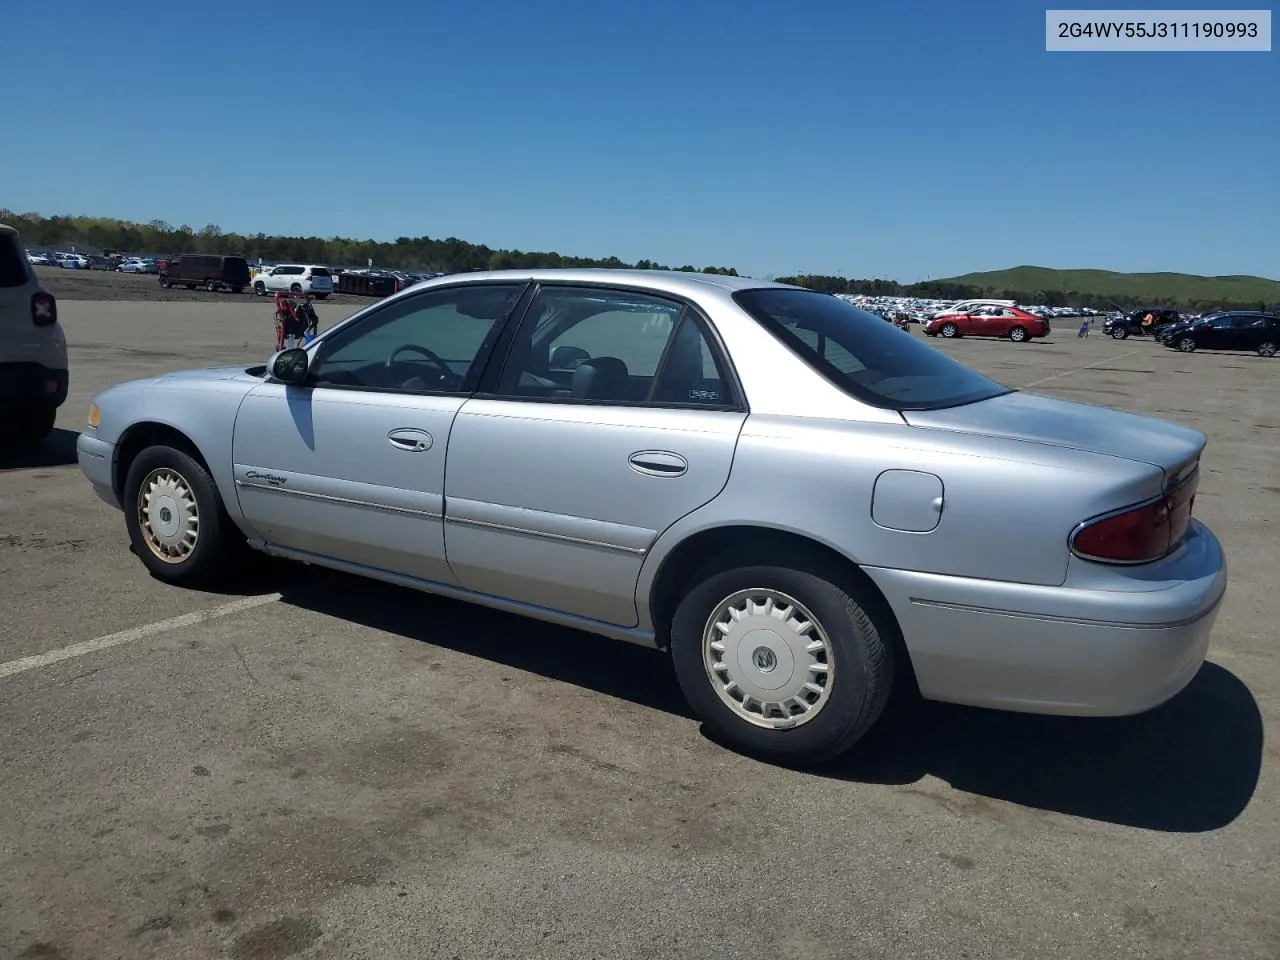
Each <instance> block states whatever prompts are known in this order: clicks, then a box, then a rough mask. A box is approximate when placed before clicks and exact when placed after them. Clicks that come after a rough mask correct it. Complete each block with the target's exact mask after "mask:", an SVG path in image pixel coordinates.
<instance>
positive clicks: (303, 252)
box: [0, 208, 1274, 310]
mask: <svg viewBox="0 0 1280 960" xmlns="http://www.w3.org/2000/svg"><path fill="white" fill-rule="evenodd" d="M0 221H4V222H7V223H11V224H12V225H14V226H16V227H17V228H18V229H19V230H20V231H21V233H22V238H23V240H24V242H25V243H27V244H28V245H29V246H33V247H48V248H62V249H65V248H68V247H71V246H74V247H76V249H77V250H79V251H81V252H94V251H97V252H101V251H103V250H114V251H119V252H121V253H125V254H133V255H156V256H173V255H176V254H180V253H215V254H223V255H234V256H242V257H247V258H248V259H249V260H257V259H259V258H261V259H262V260H264V261H267V262H279V261H295V262H302V263H324V264H330V265H332V266H335V267H353V266H364V265H365V264H367V263H368V262H369V261H372V262H373V264H374V266H375V267H383V268H388V269H401V270H419V271H426V272H431V273H464V272H468V271H472V270H503V269H517V270H527V269H534V268H539V267H606V268H609V267H612V268H615V269H617V268H627V267H630V268H635V269H640V270H671V269H674V270H679V271H684V272H686V273H696V272H702V273H714V274H722V275H725V276H731V277H736V276H738V275H739V274H738V271H737V270H735V269H734V268H733V267H717V266H707V267H702V268H701V269H700V270H699V268H697V267H695V266H693V265H692V264H684V265H682V266H679V267H668V266H667V265H665V264H662V263H659V262H657V261H654V260H648V259H645V260H640V261H638V262H636V263H626V262H624V261H622V260H620V259H619V258H618V257H602V258H593V257H572V256H567V255H565V254H560V253H554V252H545V251H525V250H502V249H496V248H493V247H489V246H486V245H484V244H476V243H468V242H467V241H466V240H459V239H458V238H457V237H447V238H445V239H443V240H441V239H437V238H433V237H425V236H424V237H397V238H396V239H395V240H394V241H392V242H390V243H385V242H379V241H376V240H354V239H350V238H346V237H328V238H324V237H285V236H269V235H267V234H265V233H254V234H240V233H229V232H226V231H224V230H222V228H221V227H219V226H218V225H217V224H213V223H210V224H207V225H205V226H204V227H201V228H200V229H199V230H195V229H193V228H192V227H191V226H190V225H188V224H182V225H181V226H177V227H175V226H173V225H171V224H169V223H166V222H165V221H164V220H151V221H148V222H147V223H133V222H131V221H127V220H117V219H114V218H111V217H72V216H52V217H46V216H42V215H41V214H38V213H16V212H14V211H12V210H5V209H2V208H0ZM778 279H779V280H780V281H781V282H783V283H792V284H795V285H797V286H802V287H809V288H811V289H813V290H820V291H822V292H824V293H846V294H865V295H870V296H884V297H920V298H924V299H934V300H965V299H968V298H971V297H1000V298H1001V299H1007V300H1016V301H1017V302H1018V303H1025V304H1033V305H1037V306H1048V307H1068V306H1070V307H1093V308H1095V309H1099V310H1111V309H1115V308H1121V309H1136V308H1138V307H1147V306H1164V307H1175V308H1178V309H1193V310H1199V309H1206V308H1216V309H1227V310H1230V309H1238V310H1253V309H1257V308H1259V307H1260V306H1265V305H1263V304H1259V303H1257V302H1251V303H1220V302H1217V303H1206V302H1200V301H1187V300H1179V299H1178V298H1175V297H1164V298H1160V297H1155V298H1140V297H1134V296H1114V295H1103V294H1095V293H1090V292H1089V291H1085V290H1080V291H1077V290H1071V291H1062V290H996V289H991V288H986V289H983V288H980V287H976V286H971V285H968V284H959V283H949V282H947V281H945V280H926V281H922V282H920V283H910V284H903V283H898V282H897V281H896V280H853V279H846V278H844V277H831V276H825V275H821V274H801V275H798V276H793V277H779V278H778ZM1273 306H1274V305H1273Z"/></svg>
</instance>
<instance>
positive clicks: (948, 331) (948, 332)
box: [938, 323, 960, 337]
mask: <svg viewBox="0 0 1280 960" xmlns="http://www.w3.org/2000/svg"><path fill="white" fill-rule="evenodd" d="M938 332H939V333H940V334H942V335H943V336H944V337H954V336H955V335H956V334H958V333H959V332H960V328H959V327H957V326H956V325H955V324H954V323H944V324H943V325H942V329H941V330H939V331H938Z"/></svg>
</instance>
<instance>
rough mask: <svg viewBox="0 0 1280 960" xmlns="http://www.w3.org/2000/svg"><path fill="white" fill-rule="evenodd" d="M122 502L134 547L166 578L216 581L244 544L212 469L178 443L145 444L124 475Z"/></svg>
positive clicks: (175, 581) (181, 581)
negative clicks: (182, 448)
mask: <svg viewBox="0 0 1280 960" xmlns="http://www.w3.org/2000/svg"><path fill="white" fill-rule="evenodd" d="M124 507H125V526H126V528H127V529H128V531H129V540H130V542H131V543H132V545H133V550H134V552H135V553H136V554H137V555H138V558H139V559H140V560H141V561H142V562H143V564H144V565H145V566H146V568H147V569H148V570H149V571H150V572H151V574H152V575H153V576H155V577H156V578H158V579H160V580H163V581H165V582H166V583H172V584H177V585H180V586H185V587H198V586H202V585H204V584H209V583H213V582H216V581H217V580H218V579H220V578H221V577H222V576H224V575H225V574H227V573H228V572H229V570H230V566H231V565H230V564H228V563H227V562H226V561H228V560H231V559H232V558H233V555H234V553H235V551H236V550H237V549H238V548H239V547H240V546H242V543H241V541H242V539H243V538H242V536H241V534H240V532H239V530H237V528H236V526H235V524H234V522H233V521H232V520H231V518H230V517H228V516H227V511H226V507H225V506H224V505H223V503H222V497H221V496H220V495H219V493H218V488H217V486H216V485H215V484H214V482H213V477H212V476H210V475H209V471H208V470H206V469H205V468H204V466H202V465H201V464H200V462H199V461H198V460H196V459H195V458H194V457H192V456H191V455H190V454H188V453H186V452H185V451H182V450H178V449H175V448H174V447H169V446H153V447H147V448H146V449H145V450H143V451H142V452H141V453H139V454H138V456H137V457H136V458H135V459H134V461H133V463H132V464H131V465H130V466H129V472H128V474H127V476H126V477H125V483H124Z"/></svg>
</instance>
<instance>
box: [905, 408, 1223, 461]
mask: <svg viewBox="0 0 1280 960" xmlns="http://www.w3.org/2000/svg"><path fill="white" fill-rule="evenodd" d="M902 415H903V417H904V418H906V421H907V422H908V423H909V424H911V426H913V427H923V428H925V429H930V430H953V431H959V432H962V433H973V434H980V435H982V436H988V437H1002V438H1006V439H1011V440H1021V441H1025V442H1027V443H1038V444H1046V445H1049V446H1055V447H1065V448H1067V449H1072V450H1084V451H1088V452H1090V453H1099V454H1103V455H1105V456H1111V457H1119V458H1121V459H1124V460H1133V461H1137V462H1139V463H1148V464H1151V465H1153V466H1156V467H1159V468H1160V469H1161V470H1163V471H1164V473H1165V477H1166V479H1167V480H1175V479H1179V478H1181V476H1182V475H1184V473H1185V469H1186V468H1187V467H1188V466H1189V465H1190V464H1191V463H1193V462H1194V461H1195V460H1196V459H1197V458H1198V457H1199V456H1200V453H1201V451H1202V450H1203V449H1204V446H1205V436H1204V434H1202V433H1200V432H1199V431H1198V430H1192V429H1190V428H1188V427H1182V426H1179V425H1178V424H1176V423H1170V422H1169V421H1167V420H1159V419H1157V418H1155V417H1147V416H1141V415H1139V414H1134V413H1124V412H1121V411H1119V410H1110V409H1108V408H1106V407H1098V406H1094V405H1092V404H1087V403H1076V402H1074V401H1070V400H1055V399H1054V398H1052V397H1045V396H1040V395H1038V394H1034V393H1023V392H1021V391H1015V392H1013V393H1007V394H1004V395H1002V396H999V397H993V398H991V399H990V400H982V401H979V402H978V403H970V404H966V405H964V406H960V407H952V408H950V409H948V410H907V411H904V412H903V414H902Z"/></svg>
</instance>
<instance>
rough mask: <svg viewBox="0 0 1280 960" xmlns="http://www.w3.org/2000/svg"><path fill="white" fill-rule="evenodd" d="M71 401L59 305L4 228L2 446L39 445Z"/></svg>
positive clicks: (0, 244) (0, 242)
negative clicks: (62, 409) (63, 406)
mask: <svg viewBox="0 0 1280 960" xmlns="http://www.w3.org/2000/svg"><path fill="white" fill-rule="evenodd" d="M66 399H67V340H66V337H65V336H64V335H63V333H62V326H61V325H60V324H59V323H58V302H57V301H56V300H55V299H54V298H53V294H51V293H48V292H46V291H45V289H44V288H43V287H42V286H41V285H40V278H39V277H37V276H36V272H35V271H34V270H33V269H31V265H30V264H29V263H27V255H26V252H25V251H24V250H23V249H22V247H21V246H20V245H19V243H18V231H17V230H15V229H14V228H13V227H10V226H7V225H5V224H3V223H0V444H3V445H5V446H7V445H9V444H11V443H15V442H16V443H19V444H29V443H39V442H40V441H41V440H43V439H44V438H45V437H47V436H48V435H49V434H50V433H51V432H52V431H53V423H54V421H55V420H56V419H57V416H58V408H59V407H60V406H62V404H63V403H65V402H66Z"/></svg>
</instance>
